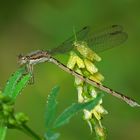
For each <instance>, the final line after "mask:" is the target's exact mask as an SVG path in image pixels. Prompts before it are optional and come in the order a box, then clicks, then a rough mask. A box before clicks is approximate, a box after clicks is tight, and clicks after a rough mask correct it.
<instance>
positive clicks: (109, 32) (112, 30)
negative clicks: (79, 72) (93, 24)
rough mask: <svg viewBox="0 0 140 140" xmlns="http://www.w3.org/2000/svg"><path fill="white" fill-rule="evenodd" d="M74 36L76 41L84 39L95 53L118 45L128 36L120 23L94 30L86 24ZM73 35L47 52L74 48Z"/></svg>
mask: <svg viewBox="0 0 140 140" xmlns="http://www.w3.org/2000/svg"><path fill="white" fill-rule="evenodd" d="M75 36H76V38H77V40H78V41H85V42H86V43H87V44H88V46H89V47H90V48H91V49H92V50H94V51H95V52H97V53H98V52H102V51H104V50H107V49H110V48H113V47H115V46H119V45H120V44H122V43H123V42H124V41H126V39H127V37H128V35H127V33H126V32H124V31H123V27H122V26H121V25H112V26H109V27H106V28H103V29H101V30H98V31H96V32H92V31H91V29H90V27H88V26H87V27H84V28H83V29H81V30H80V31H78V32H77V33H76V34H75ZM75 36H74V35H73V36H71V37H70V38H69V39H67V40H66V41H64V42H63V43H62V44H61V45H59V46H58V47H56V48H53V49H52V50H50V51H49V53H50V54H56V53H66V52H69V51H71V50H72V49H73V48H74V45H73V42H74V41H75Z"/></svg>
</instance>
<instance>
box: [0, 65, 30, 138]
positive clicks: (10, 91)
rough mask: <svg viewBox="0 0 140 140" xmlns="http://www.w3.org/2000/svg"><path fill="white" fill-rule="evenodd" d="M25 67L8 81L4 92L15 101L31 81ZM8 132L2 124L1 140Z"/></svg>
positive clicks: (0, 127) (0, 125)
mask: <svg viewBox="0 0 140 140" xmlns="http://www.w3.org/2000/svg"><path fill="white" fill-rule="evenodd" d="M24 73H25V67H22V68H20V69H18V70H17V71H16V72H15V73H14V74H13V75H12V76H11V77H10V78H9V80H8V82H7V83H6V86H5V88H4V90H3V92H2V94H3V95H4V96H9V97H11V98H12V99H15V98H16V97H17V95H19V93H20V92H21V90H22V89H23V88H24V87H25V85H26V84H27V82H28V81H29V79H30V76H31V75H30V74H27V75H24ZM6 132H7V127H6V126H5V125H4V124H3V122H2V121H1V122H0V140H4V139H5V135H6Z"/></svg>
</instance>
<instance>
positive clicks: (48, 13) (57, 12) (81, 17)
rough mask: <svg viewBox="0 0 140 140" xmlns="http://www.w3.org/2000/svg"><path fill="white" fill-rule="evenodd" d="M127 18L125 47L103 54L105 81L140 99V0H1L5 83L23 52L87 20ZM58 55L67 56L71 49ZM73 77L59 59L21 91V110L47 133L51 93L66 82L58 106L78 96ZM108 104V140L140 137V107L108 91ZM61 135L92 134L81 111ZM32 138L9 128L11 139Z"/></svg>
mask: <svg viewBox="0 0 140 140" xmlns="http://www.w3.org/2000/svg"><path fill="white" fill-rule="evenodd" d="M112 24H121V25H123V26H124V28H125V31H127V32H128V35H129V38H128V40H127V41H126V42H125V43H124V44H122V45H121V46H120V47H116V48H114V49H110V50H108V51H105V52H103V53H101V54H100V56H101V57H102V59H103V60H102V62H100V63H99V64H98V67H99V68H100V71H101V73H102V74H103V75H104V76H105V81H104V84H105V85H107V86H109V87H111V88H113V89H115V90H117V91H120V92H122V93H125V94H126V95H129V96H130V97H133V98H134V99H136V100H137V101H139V102H140V86H139V84H140V73H139V72H140V32H139V31H140V1H139V0H108V1H107V0H106V1H105V0H34V1H33V0H21V1H19V0H12V1H10V0H0V88H2V87H4V85H5V83H6V80H7V79H8V77H9V76H10V75H11V73H13V72H14V71H16V70H17V68H18V65H17V56H18V54H19V53H24V54H26V53H28V52H30V51H33V50H38V49H46V50H47V49H50V48H53V47H56V46H57V45H59V44H60V43H61V42H62V41H64V40H65V39H67V37H69V36H70V35H72V34H73V31H72V30H73V26H75V28H76V29H77V30H78V29H80V28H82V27H83V26H85V25H90V26H91V27H92V28H94V29H100V28H102V27H105V26H108V25H112ZM57 58H58V59H59V60H61V61H62V62H64V63H65V62H66V60H67V58H68V55H67V54H66V55H58V56H57ZM73 79H74V78H73V77H72V76H71V75H69V74H67V73H65V72H63V71H62V70H61V69H59V68H58V67H57V66H55V65H53V64H41V65H38V66H36V68H35V84H34V85H31V86H28V87H27V88H26V89H25V90H24V91H23V93H22V95H21V96H19V97H18V99H17V102H16V110H17V111H23V112H25V113H26V114H28V115H29V116H30V121H29V125H30V126H31V127H32V128H33V129H34V130H35V131H37V132H38V133H39V134H43V132H44V131H45V127H44V110H45V103H46V98H47V94H48V93H49V91H50V90H51V88H52V87H53V86H54V85H60V87H61V90H60V94H59V97H58V100H59V108H58V112H60V111H62V110H63V109H64V108H65V107H66V106H68V105H70V104H71V103H72V102H76V101H77V94H76V89H75V87H74V85H73ZM104 107H105V108H106V109H107V110H108V112H109V114H108V115H107V116H105V118H104V120H103V124H104V126H105V127H106V128H107V131H108V140H124V139H127V140H139V139H140V110H139V108H131V107H129V106H128V105H127V104H125V103H123V102H121V101H119V100H118V99H116V98H114V97H111V96H108V95H107V96H105V97H104ZM59 132H61V138H60V139H61V140H90V139H93V140H94V139H95V137H94V136H91V134H90V131H89V128H88V126H87V124H86V123H85V122H84V121H82V114H78V115H77V116H76V117H75V118H74V119H72V121H71V123H70V124H68V125H66V126H64V127H63V128H61V129H60V130H59ZM18 139H20V140H25V139H26V140H31V139H30V138H29V137H28V136H25V135H24V134H22V133H21V132H18V131H16V130H9V131H8V135H7V139H6V140H18Z"/></svg>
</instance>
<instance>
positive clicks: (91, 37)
mask: <svg viewBox="0 0 140 140" xmlns="http://www.w3.org/2000/svg"><path fill="white" fill-rule="evenodd" d="M76 38H77V40H78V41H85V42H86V43H87V44H88V45H89V47H90V48H91V49H93V50H94V51H95V52H101V51H104V50H106V49H109V48H112V47H114V46H118V45H119V44H121V43H123V42H124V41H125V40H126V39H127V33H125V32H124V31H123V28H122V26H120V25H112V26H110V27H108V28H105V29H103V30H101V31H98V32H97V33H93V34H92V33H91V32H90V28H89V27H84V28H83V29H82V30H80V31H79V32H77V33H76ZM74 41H75V37H74V36H72V37H70V38H69V39H67V40H66V41H64V42H63V43H62V44H61V45H60V46H58V47H56V48H53V49H52V50H48V51H43V50H37V51H35V52H32V53H30V54H27V55H26V56H22V55H19V63H20V65H23V64H25V65H26V67H27V70H28V72H30V73H32V72H33V66H34V65H35V64H38V63H42V62H51V63H54V64H56V65H57V66H58V67H60V68H61V69H63V70H64V71H66V72H68V73H70V74H71V75H73V76H75V77H78V78H80V79H82V80H83V81H85V82H87V83H89V84H91V85H93V86H95V87H96V88H98V89H100V90H102V91H105V92H106V93H108V94H111V95H113V96H115V97H117V98H119V99H121V100H123V101H124V102H126V103H127V104H129V105H130V106H132V107H135V106H140V105H139V104H138V103H137V102H136V101H135V100H133V99H131V98H129V97H127V96H125V95H123V94H121V93H118V92H116V91H114V90H112V89H110V88H108V87H106V86H104V85H102V84H99V83H97V82H95V81H93V80H91V79H89V78H86V77H85V76H82V75H80V74H79V73H77V72H75V71H73V70H72V69H70V68H68V67H67V66H65V65H64V64H62V63H61V62H59V61H58V60H56V59H55V58H54V57H53V55H55V54H56V53H66V52H69V51H71V50H72V49H74V47H75V46H74Z"/></svg>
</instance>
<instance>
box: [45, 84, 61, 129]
mask: <svg viewBox="0 0 140 140" xmlns="http://www.w3.org/2000/svg"><path fill="white" fill-rule="evenodd" d="M58 91H59V87H58V86H56V87H54V88H53V89H52V91H51V92H50V94H49V95H48V100H47V105H46V111H45V126H46V128H47V129H49V128H51V125H52V122H53V120H54V117H55V114H56V107H57V101H56V97H57V95H58Z"/></svg>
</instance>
